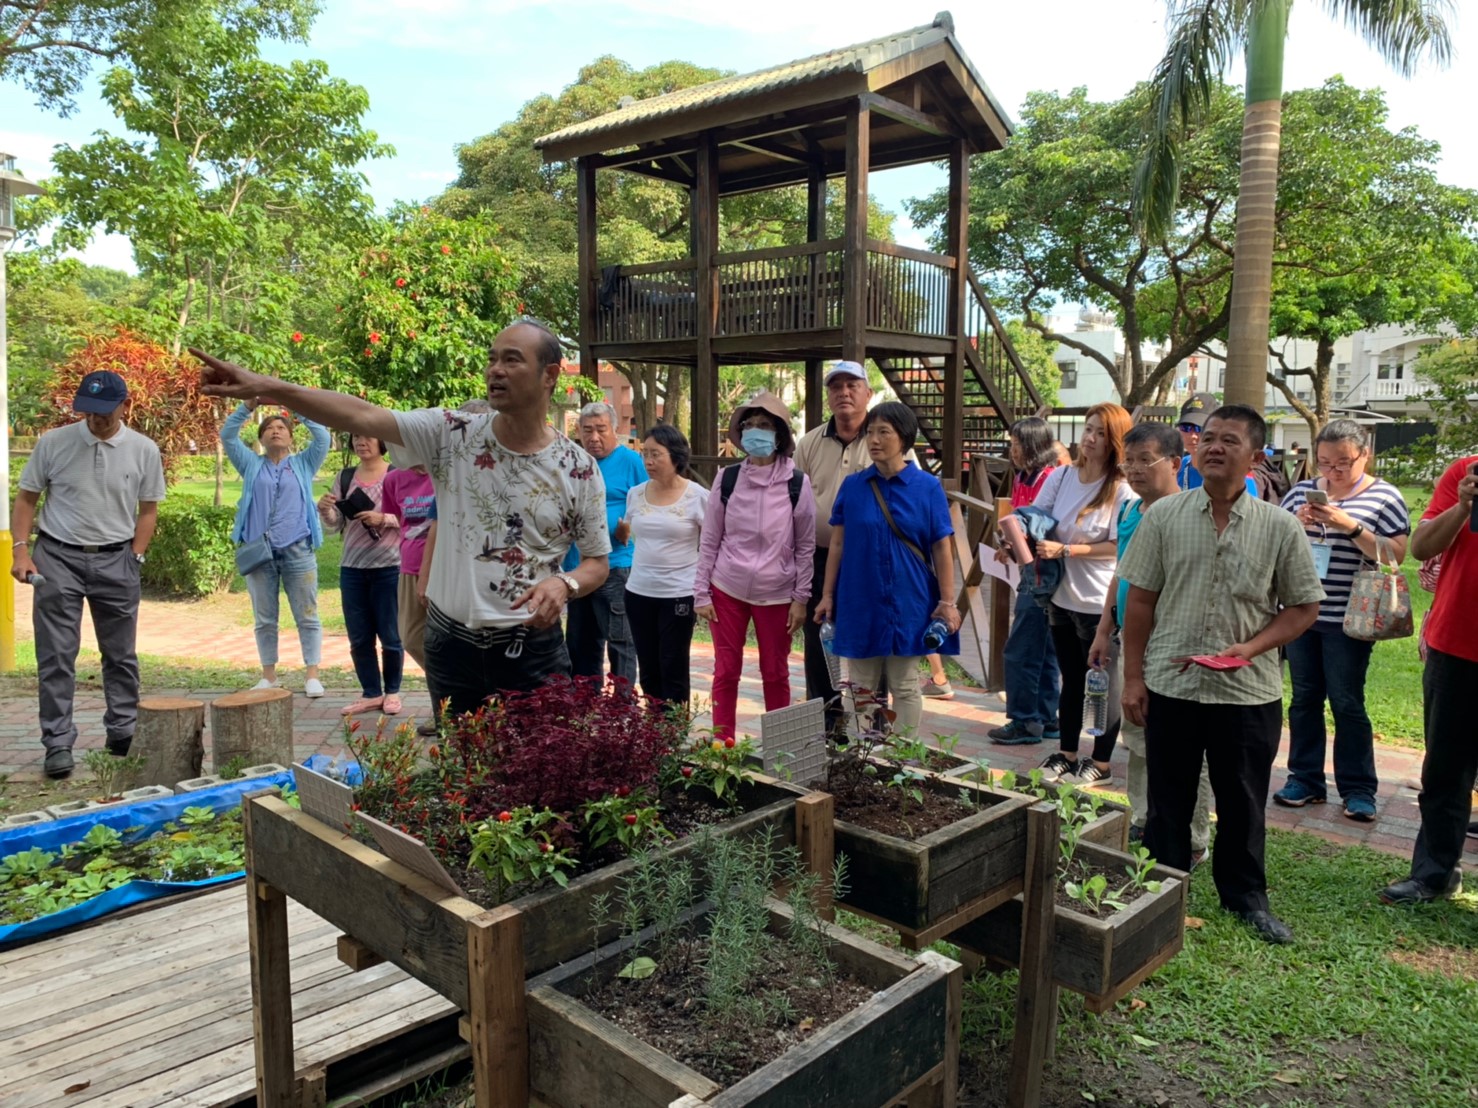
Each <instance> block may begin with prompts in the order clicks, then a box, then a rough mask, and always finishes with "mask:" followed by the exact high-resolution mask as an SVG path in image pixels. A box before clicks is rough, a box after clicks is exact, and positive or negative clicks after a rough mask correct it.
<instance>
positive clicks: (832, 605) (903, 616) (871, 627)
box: [816, 402, 960, 732]
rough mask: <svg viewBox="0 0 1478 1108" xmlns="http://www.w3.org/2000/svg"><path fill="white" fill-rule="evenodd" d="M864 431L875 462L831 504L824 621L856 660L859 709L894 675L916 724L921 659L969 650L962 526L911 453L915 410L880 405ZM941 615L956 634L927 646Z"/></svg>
mask: <svg viewBox="0 0 1478 1108" xmlns="http://www.w3.org/2000/svg"><path fill="white" fill-rule="evenodd" d="M862 433H863V434H864V435H866V436H867V452H868V456H869V457H871V458H872V465H870V466H868V467H867V468H866V469H864V470H862V471H861V472H860V473H854V474H853V475H852V476H851V477H848V478H847V479H846V480H845V481H843V482H842V487H841V489H840V490H839V491H838V492H837V497H836V502H835V503H834V504H833V506H832V510H831V527H832V532H831V544H830V547H829V552H828V555H827V559H826V582H825V584H824V585H823V587H822V591H821V600H820V602H819V603H818V604H817V606H816V622H818V623H824V622H825V621H826V620H828V619H830V620H832V621H833V622H835V624H836V638H835V639H834V640H833V641H832V650H833V651H834V652H835V653H836V654H837V655H838V656H840V657H842V658H846V659H847V660H848V666H847V670H848V684H849V685H850V687H851V692H850V694H849V695H851V697H852V699H853V705H854V710H858V711H861V712H863V713H866V711H867V710H868V708H869V707H870V706H871V705H872V704H873V703H874V702H875V698H874V697H873V695H872V693H873V692H874V691H875V690H878V689H881V688H883V687H884V683H885V682H886V688H887V689H888V691H889V692H890V693H891V695H892V700H893V704H892V707H893V711H894V713H895V717H894V722H895V724H896V726H897V727H898V728H899V729H900V730H906V731H910V732H917V731H918V727H919V719H920V716H921V714H922V712H923V698H922V696H921V695H920V693H919V680H918V669H919V662H920V660H921V659H922V658H923V656H924V655H925V654H928V653H930V652H931V651H932V652H934V653H939V654H958V653H959V652H960V640H959V634H958V632H959V628H960V613H959V611H958V609H956V607H955V605H954V595H955V573H954V552H953V551H952V550H951V549H950V537H951V536H952V535H953V534H954V528H953V527H952V526H951V525H950V520H949V502H948V500H946V499H945V495H944V486H943V485H941V484H940V483H939V478H937V477H935V476H934V475H933V474H931V473H926V472H924V471H923V470H922V469H920V468H919V467H918V466H917V465H915V464H913V463H912V462H907V461H905V460H904V455H905V454H906V453H907V452H908V451H909V449H910V448H911V447H912V446H913V444H914V440H915V439H916V438H917V437H918V433H919V421H918V417H917V416H915V415H914V413H913V410H912V409H911V408H909V407H908V406H907V405H906V404H899V403H896V402H892V403H886V404H879V405H878V406H877V407H876V408H874V409H872V411H870V412H868V413H867V419H866V420H865V421H864V422H863V424H862ZM885 505H886V507H885ZM936 619H937V620H939V621H941V622H942V623H943V624H944V626H945V629H946V631H947V635H946V637H945V639H944V641H943V643H941V644H940V645H938V646H934V645H932V644H928V645H926V644H925V642H924V633H925V630H926V629H927V628H928V626H929V624H930V623H931V622H932V621H933V620H936Z"/></svg>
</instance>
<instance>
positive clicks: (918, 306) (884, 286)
mask: <svg viewBox="0 0 1478 1108" xmlns="http://www.w3.org/2000/svg"><path fill="white" fill-rule="evenodd" d="M954 267H955V260H954V259H953V258H949V257H945V256H944V255H942V254H931V253H929V252H928V251H926V250H915V249H913V248H912V247H908V246H899V245H897V244H896V243H891V242H882V241H881V240H879V239H868V240H867V326H868V327H869V328H870V329H872V330H875V331H897V332H901V333H902V334H907V335H937V336H941V337H943V336H947V335H948V334H949V333H950V331H949V286H950V271H951V270H953V269H954Z"/></svg>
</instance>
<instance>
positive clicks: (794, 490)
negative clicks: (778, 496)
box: [785, 470, 806, 512]
mask: <svg viewBox="0 0 1478 1108" xmlns="http://www.w3.org/2000/svg"><path fill="white" fill-rule="evenodd" d="M805 479H806V475H805V474H804V473H802V472H801V471H800V470H796V471H795V472H794V473H792V474H791V475H790V480H789V481H787V482H786V483H785V484H786V488H788V489H789V490H790V510H791V511H792V512H793V511H795V510H796V507H797V505H799V504H800V502H801V483H802V482H804V481H805Z"/></svg>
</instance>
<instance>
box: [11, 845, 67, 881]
mask: <svg viewBox="0 0 1478 1108" xmlns="http://www.w3.org/2000/svg"><path fill="white" fill-rule="evenodd" d="M55 861H56V855H55V854H52V853H50V852H49V851H45V850H42V849H41V848H40V847H38V846H33V847H31V848H30V849H29V850H20V851H17V852H16V853H14V854H12V855H10V856H9V857H8V858H4V859H0V882H6V883H9V882H14V881H17V880H24V879H26V878H28V877H34V876H36V875H37V874H39V873H44V872H46V870H48V869H50V868H51V864H52V863H53V862H55Z"/></svg>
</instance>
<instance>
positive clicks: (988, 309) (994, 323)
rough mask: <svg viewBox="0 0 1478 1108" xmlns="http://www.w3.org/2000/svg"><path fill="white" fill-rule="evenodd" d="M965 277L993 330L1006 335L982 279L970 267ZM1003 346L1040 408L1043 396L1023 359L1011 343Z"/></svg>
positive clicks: (1033, 400) (1029, 393)
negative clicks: (986, 293) (983, 286)
mask: <svg viewBox="0 0 1478 1108" xmlns="http://www.w3.org/2000/svg"><path fill="white" fill-rule="evenodd" d="M965 275H966V276H967V277H969V279H970V290H971V291H972V292H973V293H974V294H975V302H976V303H977V304H979V305H980V307H981V308H982V309H984V311H985V314H986V317H987V318H988V319H989V320H990V325H991V330H993V331H995V332H996V333H997V334H1001V335H1004V334H1005V333H1006V328H1005V327H1003V326H1002V325H1001V319H1000V316H998V315H996V310H995V308H994V307H992V306H991V302H990V298H989V297H987V296H986V295H985V290H984V289H983V288H981V287H980V279H979V278H978V277H976V276H975V271H974V270H973V269H971V268H970V267H969V266H966V267H965ZM1001 345H1002V347H1004V348H1005V351H1006V356H1007V357H1008V358H1010V359H1011V366H1012V368H1013V369H1015V370H1016V375H1017V377H1018V378H1020V380H1021V383H1022V384H1023V385H1024V386H1026V393H1027V395H1028V396H1030V397H1031V398H1032V403H1033V404H1034V405H1035V406H1036V407H1038V408H1040V407H1041V406H1042V394H1041V393H1040V392H1038V391H1037V386H1036V384H1035V383H1034V382H1033V381H1032V378H1031V374H1029V373H1028V372H1027V371H1026V367H1025V366H1024V365H1022V364H1021V359H1020V358H1019V357H1018V356H1017V354H1016V348H1015V347H1014V346H1012V345H1011V344H1010V343H1004V342H1003V343H1002V344H1001Z"/></svg>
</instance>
